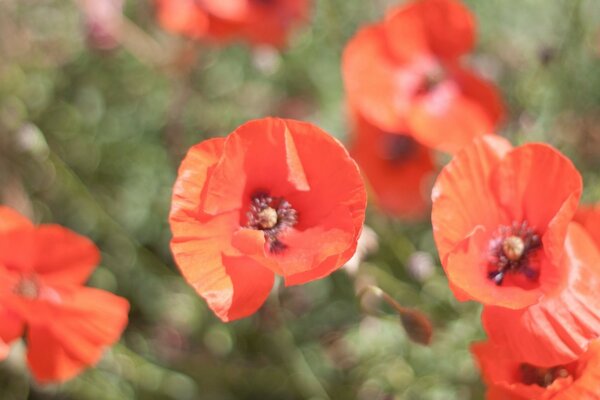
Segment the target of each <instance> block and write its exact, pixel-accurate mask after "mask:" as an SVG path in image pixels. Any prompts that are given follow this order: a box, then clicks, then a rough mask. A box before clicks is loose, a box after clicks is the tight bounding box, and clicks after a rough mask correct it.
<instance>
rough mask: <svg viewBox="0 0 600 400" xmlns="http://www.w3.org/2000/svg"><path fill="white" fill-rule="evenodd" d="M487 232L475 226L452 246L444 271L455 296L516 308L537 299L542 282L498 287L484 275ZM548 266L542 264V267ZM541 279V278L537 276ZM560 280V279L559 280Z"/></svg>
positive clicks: (486, 274)
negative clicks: (456, 289)
mask: <svg viewBox="0 0 600 400" xmlns="http://www.w3.org/2000/svg"><path fill="white" fill-rule="evenodd" d="M489 240H490V232H486V231H485V230H484V229H483V228H481V227H478V228H477V229H476V230H475V231H474V232H473V233H472V234H470V235H469V236H468V237H467V239H465V240H464V241H463V242H462V243H461V244H459V245H458V246H456V247H455V248H454V249H453V250H452V251H451V252H450V253H449V254H448V258H447V259H446V262H445V271H446V274H447V275H448V280H449V281H450V282H452V285H453V286H451V288H452V289H454V288H458V289H459V292H458V293H457V297H459V298H460V299H461V300H464V298H465V297H466V296H468V299H469V300H476V301H479V302H481V303H483V304H484V305H495V306H500V307H506V308H512V309H518V308H523V307H526V306H529V305H531V304H533V303H535V302H537V301H538V299H539V298H540V297H541V296H542V295H543V294H544V292H543V291H542V289H543V288H544V287H543V286H542V284H540V285H539V287H536V288H533V289H528V290H526V289H522V288H520V287H518V286H507V285H504V286H498V285H496V284H495V283H494V282H493V281H492V280H491V279H489V278H488V258H487V255H488V254H487V248H488V243H489ZM549 268H551V266H550V265H547V264H546V263H544V266H543V267H542V269H543V270H547V269H549ZM540 279H541V278H540ZM561 283H562V282H561Z"/></svg>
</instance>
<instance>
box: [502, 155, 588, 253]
mask: <svg viewBox="0 0 600 400" xmlns="http://www.w3.org/2000/svg"><path fill="white" fill-rule="evenodd" d="M491 185H492V188H493V190H494V192H495V195H496V198H497V199H498V200H497V201H498V203H499V204H500V205H501V206H502V207H503V208H504V209H505V210H506V211H507V212H508V213H509V218H510V220H511V221H515V222H522V221H527V222H528V224H529V226H531V227H533V228H534V229H536V230H537V231H538V232H539V233H540V234H543V244H544V252H545V253H547V254H548V255H549V256H550V258H552V259H555V260H558V259H560V256H561V254H562V250H563V243H564V238H565V234H566V230H567V224H568V223H569V222H570V221H571V220H572V218H573V215H574V214H575V211H576V210H577V204H578V202H579V198H580V196H581V191H582V181H581V175H580V174H579V172H578V171H577V169H576V168H575V166H574V165H573V163H572V162H571V161H570V160H569V159H568V158H566V157H565V156H563V155H562V154H560V153H559V152H558V151H557V150H555V149H554V148H552V147H550V146H548V145H546V144H535V143H534V144H526V145H523V146H520V147H517V148H515V149H514V150H513V151H512V152H510V153H509V154H508V155H507V156H506V157H504V159H503V160H502V161H501V163H500V164H498V166H497V167H496V169H495V170H494V172H493V173H492V175H491ZM548 188H552V190H548Z"/></svg>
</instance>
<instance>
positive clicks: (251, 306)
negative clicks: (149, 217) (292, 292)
mask: <svg viewBox="0 0 600 400" xmlns="http://www.w3.org/2000/svg"><path fill="white" fill-rule="evenodd" d="M365 206H366V192H365V188H364V184H363V182H362V179H361V177H360V173H359V171H358V167H357V166H356V164H355V163H354V161H353V160H352V159H351V158H350V157H349V155H348V153H347V152H346V150H345V149H344V148H343V146H342V145H341V144H340V143H339V142H338V141H337V140H335V139H334V138H332V137H331V136H329V135H327V134H326V133H325V132H323V131H322V130H320V129H319V128H317V127H315V126H313V125H310V124H307V123H302V122H297V121H292V120H283V119H274V118H266V119H261V120H255V121H251V122H248V123H246V124H244V125H242V126H241V127H239V128H238V129H237V130H236V131H234V132H233V133H232V134H230V135H229V136H228V137H227V138H216V139H209V140H206V141H204V142H202V143H200V144H198V145H196V146H194V147H192V148H191V150H190V151H189V152H188V155H187V157H186V158H185V159H184V161H183V162H182V164H181V167H180V169H179V175H178V178H177V181H176V183H175V187H174V191H173V201H172V206H171V214H170V222H171V229H172V231H173V240H172V242H171V249H172V251H173V255H174V257H175V261H176V262H177V264H178V265H179V268H180V269H181V272H182V274H183V275H184V277H185V278H186V280H187V281H188V282H189V283H190V285H192V286H193V287H194V289H196V291H197V292H198V293H199V294H200V295H201V296H202V297H203V298H204V299H205V300H206V301H207V303H208V305H209V306H210V308H211V309H212V310H213V311H214V312H215V314H216V315H217V316H218V317H219V318H221V319H222V320H223V321H231V320H234V319H238V318H242V317H245V316H248V315H250V314H252V313H254V312H255V311H256V310H257V309H258V308H259V307H260V306H261V305H262V303H263V302H264V301H265V299H266V298H267V296H268V294H269V292H270V290H271V287H272V286H273V280H274V275H275V274H278V275H282V276H283V277H284V279H285V283H286V285H297V284H302V283H305V282H308V281H312V280H315V279H319V278H322V277H324V276H326V275H328V274H329V273H331V272H332V271H334V270H335V269H337V268H338V267H340V266H342V265H343V264H344V262H346V261H347V260H348V259H349V258H350V257H351V256H352V255H353V254H354V251H355V249H356V244H357V240H358V236H359V234H360V231H361V228H362V224H363V220H364V213H365Z"/></svg>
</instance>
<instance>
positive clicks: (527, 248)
mask: <svg viewBox="0 0 600 400" xmlns="http://www.w3.org/2000/svg"><path fill="white" fill-rule="evenodd" d="M541 248H542V241H541V239H540V236H539V234H538V233H537V232H536V231H535V230H534V229H533V228H530V227H529V225H528V224H527V221H523V222H521V223H518V222H514V223H513V224H512V225H511V226H501V227H500V228H499V229H498V231H497V232H496V233H495V235H494V236H493V238H492V240H491V241H490V258H489V267H490V269H489V272H488V278H490V279H491V280H493V281H494V283H495V284H496V285H498V286H500V285H502V283H503V282H504V279H505V278H506V276H507V274H523V275H525V276H526V277H527V278H528V279H529V280H530V281H536V280H537V279H538V276H539V268H538V266H537V265H533V264H532V262H531V259H532V255H533V254H534V253H535V252H536V251H538V250H539V249H541Z"/></svg>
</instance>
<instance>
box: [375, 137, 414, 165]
mask: <svg viewBox="0 0 600 400" xmlns="http://www.w3.org/2000/svg"><path fill="white" fill-rule="evenodd" d="M381 143H382V147H383V151H382V154H383V158H385V159H386V160H389V161H391V162H401V161H404V160H406V159H408V158H409V157H411V156H412V154H413V153H414V152H415V150H416V149H417V142H416V141H415V140H414V139H413V138H412V137H410V136H409V135H406V134H400V133H386V134H385V135H384V136H383V139H382V142H381Z"/></svg>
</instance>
